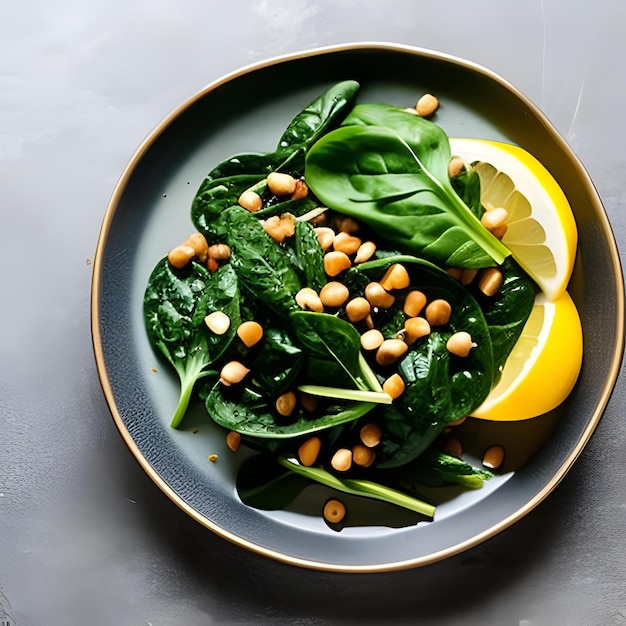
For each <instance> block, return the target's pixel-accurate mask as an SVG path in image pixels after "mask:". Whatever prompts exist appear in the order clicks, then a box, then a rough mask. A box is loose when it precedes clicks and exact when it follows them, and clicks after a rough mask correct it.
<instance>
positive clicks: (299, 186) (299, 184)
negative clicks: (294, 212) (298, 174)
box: [291, 179, 309, 200]
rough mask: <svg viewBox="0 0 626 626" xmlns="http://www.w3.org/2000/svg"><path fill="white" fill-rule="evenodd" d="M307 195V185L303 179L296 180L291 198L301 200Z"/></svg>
mask: <svg viewBox="0 0 626 626" xmlns="http://www.w3.org/2000/svg"><path fill="white" fill-rule="evenodd" d="M308 195H309V187H308V185H307V184H306V183H305V182H304V181H303V180H300V179H298V180H296V188H295V189H294V192H293V193H292V194H291V200H301V199H302V198H306V197H307V196H308Z"/></svg>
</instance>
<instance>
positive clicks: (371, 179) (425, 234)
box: [305, 105, 509, 268]
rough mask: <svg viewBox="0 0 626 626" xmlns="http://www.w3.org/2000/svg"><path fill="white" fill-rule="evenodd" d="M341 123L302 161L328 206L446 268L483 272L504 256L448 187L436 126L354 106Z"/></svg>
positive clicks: (397, 112) (444, 145) (396, 112)
mask: <svg viewBox="0 0 626 626" xmlns="http://www.w3.org/2000/svg"><path fill="white" fill-rule="evenodd" d="M344 124H345V125H344V126H343V127H342V128H339V129H337V130H334V131H331V132H330V133H328V134H327V135H325V136H323V137H322V138H321V139H320V140H319V141H318V142H316V143H315V144H314V145H313V147H312V148H311V149H310V151H309V152H308V154H307V158H306V168H305V176H306V180H307V183H308V184H309V186H310V187H311V189H312V190H313V192H314V193H315V194H316V196H317V197H318V198H320V199H321V200H322V202H324V203H325V204H326V205H327V206H329V207H330V208H332V209H335V210H337V211H339V212H341V213H344V214H347V215H350V216H352V217H354V218H356V219H359V220H361V221H363V222H365V223H366V224H368V225H369V226H370V227H372V228H374V229H375V230H376V231H377V232H378V233H379V234H380V235H381V236H382V237H384V238H385V239H387V240H388V241H389V243H390V244H391V245H393V246H394V247H396V248H398V249H399V250H402V251H405V252H410V253H411V254H418V255H420V256H423V257H425V258H428V259H430V260H433V261H435V262H437V263H442V264H445V265H448V266H451V267H467V268H480V267H487V266H490V265H493V264H494V262H495V263H497V264H499V263H502V261H503V260H504V259H505V258H506V257H507V256H508V255H509V251H508V249H507V248H506V247H505V246H504V245H503V244H502V243H501V242H500V241H498V240H497V239H496V238H495V237H494V236H493V235H492V234H491V233H489V232H488V231H487V230H486V229H485V228H484V227H483V226H482V224H480V221H479V219H478V218H477V217H476V216H475V215H474V214H473V213H472V211H471V210H470V209H469V208H468V207H467V205H466V204H465V203H464V202H463V200H462V199H461V198H460V197H459V196H458V195H457V193H456V192H455V190H454V188H453V187H452V184H451V182H450V178H449V176H448V162H449V160H450V145H449V142H448V138H447V136H446V134H445V133H444V131H443V130H442V129H441V128H440V127H439V126H437V125H436V124H433V123H432V122H429V121H428V120H426V119H424V118H421V117H419V116H416V115H412V114H410V113H406V112H405V111H402V110H401V109H398V108H396V107H390V106H387V105H357V106H356V107H355V108H354V110H353V112H352V113H351V114H350V116H348V118H347V119H346V120H345V123H344Z"/></svg>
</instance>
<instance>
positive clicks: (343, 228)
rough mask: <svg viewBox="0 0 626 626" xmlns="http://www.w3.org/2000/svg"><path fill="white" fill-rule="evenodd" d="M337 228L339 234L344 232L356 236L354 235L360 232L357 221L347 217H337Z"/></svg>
mask: <svg viewBox="0 0 626 626" xmlns="http://www.w3.org/2000/svg"><path fill="white" fill-rule="evenodd" d="M335 228H336V229H337V232H344V233H348V234H349V235H354V233H358V232H359V225H358V223H357V221H356V220H354V219H352V218H351V217H347V216H345V215H337V216H335Z"/></svg>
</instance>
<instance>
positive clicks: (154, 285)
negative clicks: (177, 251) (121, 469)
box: [144, 258, 239, 428]
mask: <svg viewBox="0 0 626 626" xmlns="http://www.w3.org/2000/svg"><path fill="white" fill-rule="evenodd" d="M238 296H239V288H238V283H237V276H236V274H235V273H234V272H233V270H232V268H231V267H230V266H228V265H225V266H224V267H222V268H220V270H218V271H217V272H216V273H215V274H213V275H212V274H211V273H210V272H209V271H208V270H207V269H206V268H205V267H203V266H202V265H200V264H199V263H195V262H193V263H191V264H190V265H189V266H188V267H187V268H185V269H184V270H176V269H174V268H173V267H172V266H171V265H170V263H169V262H168V260H167V258H165V259H162V260H161V261H159V263H158V264H157V265H156V267H155V268H154V270H153V271H152V273H151V275H150V278H149V280H148V284H147V287H146V290H145V294H144V321H145V325H146V330H147V333H148V338H149V340H150V342H151V344H152V345H153V346H154V347H155V348H157V349H158V350H159V351H160V352H161V353H162V354H163V355H164V356H165V357H166V358H167V360H168V361H169V362H170V363H171V364H172V365H173V367H174V368H175V370H176V372H177V373H178V376H179V378H180V383H181V390H180V397H179V401H178V406H177V408H176V411H175V413H174V416H173V418H172V427H174V428H176V427H177V426H178V425H179V424H180V422H181V421H182V419H183V417H184V414H185V411H186V410H187V406H188V404H189V400H190V398H191V393H192V390H193V387H194V385H195V383H196V381H197V380H198V379H199V378H201V377H203V376H206V375H207V374H209V373H210V372H208V371H207V370H206V368H207V367H208V366H209V365H210V364H211V363H213V362H214V361H216V360H217V359H219V358H220V356H221V355H222V354H223V353H224V351H225V350H226V348H227V347H228V345H229V344H230V343H231V341H232V339H233V337H234V334H235V329H236V328H237V326H238V320H239V297H238ZM218 310H219V311H223V312H224V313H226V314H227V315H228V316H229V317H230V319H231V326H230V328H229V329H228V331H227V332H226V333H225V334H223V335H215V334H213V333H211V331H209V329H208V328H207V326H206V324H205V323H204V318H205V316H206V315H208V314H209V313H211V312H213V311H218Z"/></svg>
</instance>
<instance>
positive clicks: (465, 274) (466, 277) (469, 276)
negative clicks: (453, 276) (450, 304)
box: [459, 268, 478, 287]
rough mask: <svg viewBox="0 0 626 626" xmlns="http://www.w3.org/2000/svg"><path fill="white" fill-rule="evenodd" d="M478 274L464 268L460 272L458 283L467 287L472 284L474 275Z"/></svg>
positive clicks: (473, 270)
mask: <svg viewBox="0 0 626 626" xmlns="http://www.w3.org/2000/svg"><path fill="white" fill-rule="evenodd" d="M477 274H478V270H476V269H469V268H466V269H464V270H463V271H462V272H461V278H460V279H459V280H460V283H461V285H463V286H465V287H467V286H468V285H469V284H471V283H472V281H473V280H474V278H476V275H477Z"/></svg>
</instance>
